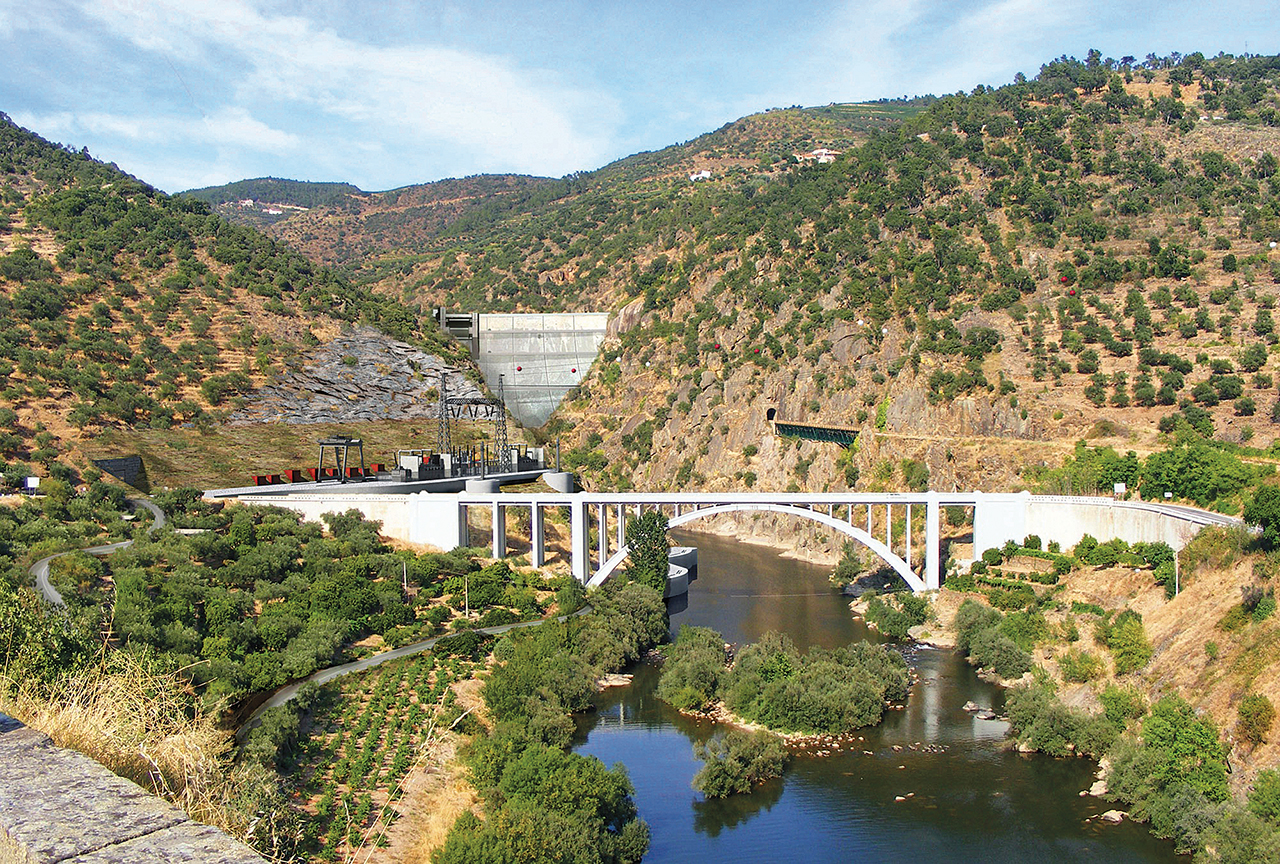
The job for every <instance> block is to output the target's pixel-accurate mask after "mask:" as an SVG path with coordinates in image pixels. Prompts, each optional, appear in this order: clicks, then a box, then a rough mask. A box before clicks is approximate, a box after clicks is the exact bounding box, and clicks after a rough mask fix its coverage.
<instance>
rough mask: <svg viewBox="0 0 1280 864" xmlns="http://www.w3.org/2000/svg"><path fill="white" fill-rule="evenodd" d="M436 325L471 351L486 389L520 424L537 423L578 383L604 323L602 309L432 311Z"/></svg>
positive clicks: (594, 352) (592, 356)
mask: <svg viewBox="0 0 1280 864" xmlns="http://www.w3.org/2000/svg"><path fill="white" fill-rule="evenodd" d="M437 317H438V318H439V320H440V324H441V326H442V327H443V328H444V329H445V330H446V331H447V332H448V333H449V334H450V335H452V336H453V337H454V338H456V339H457V340H458V341H459V342H461V343H462V344H463V345H466V346H467V349H468V350H469V351H470V352H471V356H472V358H473V359H474V360H475V361H476V364H477V365H478V366H479V367H480V372H481V374H483V375H484V381H485V384H486V385H488V387H489V391H490V392H491V393H494V394H496V393H497V392H498V381H499V377H501V380H502V395H503V401H504V402H505V403H506V406H507V410H508V411H510V412H511V416H513V417H515V418H516V420H517V421H519V423H520V425H522V426H525V427H526V428H528V427H535V426H541V425H542V424H544V423H546V422H547V420H548V419H550V417H551V414H552V412H553V411H555V410H556V406H558V405H559V404H560V400H562V399H563V398H564V397H565V394H566V393H568V392H569V391H570V390H572V389H573V388H574V387H577V386H578V385H579V384H580V383H582V379H583V378H585V377H586V374H587V371H588V370H589V369H590V368H591V364H592V363H594V362H595V359H596V355H597V354H598V353H599V351H600V343H601V342H603V341H604V337H605V332H606V329H607V327H608V325H609V313H607V312H565V313H557V314H545V315H543V314H517V313H506V312H449V311H446V310H443V309H442V310H440V311H439V312H438V313H437Z"/></svg>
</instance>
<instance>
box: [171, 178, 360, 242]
mask: <svg viewBox="0 0 1280 864" xmlns="http://www.w3.org/2000/svg"><path fill="white" fill-rule="evenodd" d="M178 194H179V195H182V196H184V197H186V198H194V199H195V200H197V201H203V202H204V203H206V204H208V205H209V207H210V208H211V209H212V210H213V211H214V212H215V213H217V214H218V215H219V216H222V217H223V218H224V219H226V220H227V221H228V222H235V223H236V224H238V225H247V226H249V227H250V228H258V229H262V228H266V227H268V226H270V225H274V224H275V223H276V222H280V221H282V220H284V219H287V218H288V217H289V216H292V215H295V214H297V213H305V212H306V211H307V210H309V209H310V208H312V207H317V206H325V205H328V206H341V205H342V204H343V203H344V202H345V200H346V199H347V198H348V197H350V196H358V195H363V194H364V193H363V192H361V191H360V190H359V189H358V188H356V187H355V186H352V185H351V184H350V183H311V182H306V181H302V180H281V179H279V178H277V177H259V178H257V179H255V180H237V181H236V182H234V183H227V184H224V185H222V186H206V187H205V188H203V189H188V190H187V191H186V192H180V193H178Z"/></svg>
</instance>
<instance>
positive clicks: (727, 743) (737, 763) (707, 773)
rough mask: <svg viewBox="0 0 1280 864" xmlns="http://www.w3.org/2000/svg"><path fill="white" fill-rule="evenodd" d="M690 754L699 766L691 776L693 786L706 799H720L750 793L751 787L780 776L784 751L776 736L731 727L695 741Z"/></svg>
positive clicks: (784, 762)
mask: <svg viewBox="0 0 1280 864" xmlns="http://www.w3.org/2000/svg"><path fill="white" fill-rule="evenodd" d="M693 753H694V755H695V756H697V757H698V758H699V759H701V760H703V763H704V764H703V766H702V768H701V769H699V771H698V773H697V774H695V775H694V777H693V788H694V789H697V790H698V791H699V792H701V793H702V794H703V795H706V796H707V797H708V798H724V797H727V796H729V795H733V794H735V793H742V792H750V791H751V789H752V787H754V786H756V785H757V784H759V783H763V782H764V781H766V780H770V779H772V778H774V777H780V776H781V775H782V769H783V768H784V767H785V766H786V763H787V751H786V748H785V747H783V746H782V742H781V741H780V740H779V739H778V737H777V736H776V735H772V734H770V733H768V732H754V733H753V732H743V731H740V730H737V729H731V730H730V731H729V732H727V733H726V734H725V735H723V736H721V737H717V738H712V739H710V740H709V741H707V742H706V743H705V744H695V745H694V746H693Z"/></svg>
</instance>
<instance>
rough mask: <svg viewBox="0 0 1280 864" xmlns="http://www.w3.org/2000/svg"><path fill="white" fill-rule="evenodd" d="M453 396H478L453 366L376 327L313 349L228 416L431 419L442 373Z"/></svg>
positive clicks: (251, 419) (248, 419) (249, 419)
mask: <svg viewBox="0 0 1280 864" xmlns="http://www.w3.org/2000/svg"><path fill="white" fill-rule="evenodd" d="M441 371H443V372H444V374H445V378H446V381H447V384H448V394H449V395H450V396H462V397H474V396H481V395H483V394H482V393H481V391H480V388H479V387H477V386H476V384H475V383H474V382H472V381H471V380H469V379H468V378H467V377H466V375H465V373H464V372H463V371H462V370H460V369H457V368H454V367H450V366H446V365H445V363H444V361H442V360H441V359H440V358H439V357H437V356H435V355H434V354H428V353H427V352H425V351H423V350H421V349H420V348H416V347H414V346H413V345H409V344H407V343H404V342H398V341H396V340H395V339H392V338H391V337H389V336H387V335H386V334H385V333H381V332H379V331H377V330H371V329H360V330H353V331H351V332H349V333H344V334H343V335H341V336H339V337H338V338H336V339H334V340H333V341H331V342H329V343H327V344H325V345H322V346H320V347H318V348H316V349H315V350H314V351H312V352H311V354H310V355H309V356H308V357H307V358H306V365H304V366H303V367H302V368H301V369H299V370H297V371H295V372H293V373H291V374H290V375H289V376H288V377H287V378H286V379H285V380H283V381H281V382H279V383H276V384H269V385H267V386H265V387H262V388H260V389H258V390H256V391H254V392H253V393H251V394H249V395H248V396H246V398H245V405H244V407H243V408H240V409H239V410H237V411H236V412H235V413H233V414H232V415H231V417H230V423H231V424H233V425H237V424H247V423H300V424H301V423H354V422H360V421H368V420H408V419H413V418H425V417H435V416H436V410H437V409H436V405H437V399H438V397H439V392H440V391H439V387H440V374H441Z"/></svg>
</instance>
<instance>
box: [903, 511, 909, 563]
mask: <svg viewBox="0 0 1280 864" xmlns="http://www.w3.org/2000/svg"><path fill="white" fill-rule="evenodd" d="M902 560H904V561H906V562H907V566H908V567H910V566H911V505H910V504H908V505H907V554H906V555H903V556H902Z"/></svg>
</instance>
